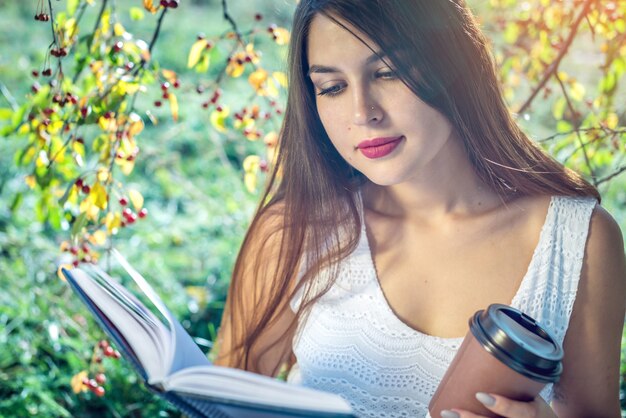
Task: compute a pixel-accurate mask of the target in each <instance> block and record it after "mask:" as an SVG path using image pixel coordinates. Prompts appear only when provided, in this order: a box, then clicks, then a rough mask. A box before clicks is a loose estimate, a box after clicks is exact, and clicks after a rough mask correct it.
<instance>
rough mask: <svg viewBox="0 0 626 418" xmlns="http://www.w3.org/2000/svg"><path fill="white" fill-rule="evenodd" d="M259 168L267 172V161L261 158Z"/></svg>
mask: <svg viewBox="0 0 626 418" xmlns="http://www.w3.org/2000/svg"><path fill="white" fill-rule="evenodd" d="M259 168H260V169H261V171H263V172H266V171H267V161H265V160H261V161H260V162H259Z"/></svg>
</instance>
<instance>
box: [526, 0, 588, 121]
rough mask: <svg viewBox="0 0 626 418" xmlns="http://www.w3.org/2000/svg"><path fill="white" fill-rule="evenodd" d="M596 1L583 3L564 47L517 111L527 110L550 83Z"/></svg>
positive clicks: (586, 0)
mask: <svg viewBox="0 0 626 418" xmlns="http://www.w3.org/2000/svg"><path fill="white" fill-rule="evenodd" d="M594 1H595V0H585V3H583V9H582V10H581V11H580V14H579V15H578V17H577V18H576V20H575V21H574V24H573V25H572V29H571V30H570V33H569V35H568V37H567V39H566V40H565V43H564V44H563V47H562V48H561V51H559V55H558V56H557V57H556V59H555V60H554V61H553V62H552V64H550V66H549V67H548V68H547V69H546V72H545V73H544V74H543V78H542V79H541V81H540V82H539V84H538V85H537V87H535V88H534V89H533V91H532V93H531V94H530V96H529V97H528V99H526V101H525V102H524V104H522V106H520V108H519V110H518V111H517V113H519V114H522V113H523V112H524V111H526V109H528V107H530V104H531V103H532V102H533V100H534V99H535V97H537V94H539V92H540V91H541V89H543V88H544V87H545V85H546V84H547V83H548V81H549V80H550V77H552V75H554V74H556V72H557V70H558V68H559V65H560V64H561V61H562V60H563V58H564V57H565V55H566V54H567V52H568V50H569V47H570V46H571V45H572V42H573V41H574V38H575V37H576V34H577V33H578V27H579V26H580V23H581V22H582V21H583V19H584V18H585V17H586V16H587V13H589V9H590V8H591V5H592V3H593V2H594Z"/></svg>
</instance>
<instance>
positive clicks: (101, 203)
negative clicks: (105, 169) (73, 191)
mask: <svg viewBox="0 0 626 418" xmlns="http://www.w3.org/2000/svg"><path fill="white" fill-rule="evenodd" d="M92 196H93V197H92ZM89 197H90V198H92V199H93V203H94V205H96V206H97V207H98V208H100V209H106V207H107V200H108V199H107V191H106V190H105V189H104V186H102V183H100V182H99V181H98V182H96V183H95V184H94V185H93V187H92V188H91V192H89Z"/></svg>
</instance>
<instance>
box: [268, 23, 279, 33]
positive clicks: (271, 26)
mask: <svg viewBox="0 0 626 418" xmlns="http://www.w3.org/2000/svg"><path fill="white" fill-rule="evenodd" d="M276 27H277V26H276V25H275V24H274V23H272V24H271V25H269V26H268V27H267V31H268V32H269V33H274V31H275V30H276Z"/></svg>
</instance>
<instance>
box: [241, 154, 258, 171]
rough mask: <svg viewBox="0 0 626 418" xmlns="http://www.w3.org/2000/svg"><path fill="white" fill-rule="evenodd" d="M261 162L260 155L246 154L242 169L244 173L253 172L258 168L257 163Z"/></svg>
mask: <svg viewBox="0 0 626 418" xmlns="http://www.w3.org/2000/svg"><path fill="white" fill-rule="evenodd" d="M260 162H261V157H259V156H258V155H248V156H247V157H246V158H245V159H244V160H243V171H245V172H246V173H253V172H256V170H257V169H258V168H259V163H260Z"/></svg>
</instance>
